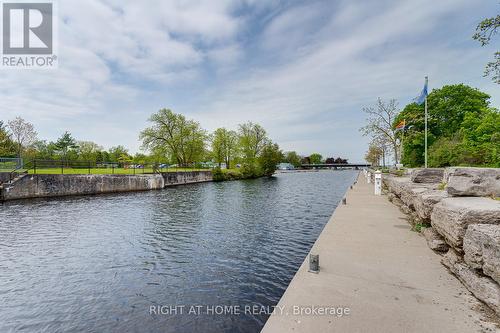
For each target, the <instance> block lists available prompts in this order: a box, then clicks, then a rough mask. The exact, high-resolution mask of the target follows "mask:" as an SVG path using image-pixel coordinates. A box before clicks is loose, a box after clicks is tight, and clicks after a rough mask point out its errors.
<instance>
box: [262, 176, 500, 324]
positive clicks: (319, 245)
mask: <svg viewBox="0 0 500 333" xmlns="http://www.w3.org/2000/svg"><path fill="white" fill-rule="evenodd" d="M311 253H314V254H319V255H320V267H321V272H320V273H319V274H313V273H309V272H308V271H307V268H308V259H309V258H306V260H305V261H304V263H303V264H302V266H301V267H300V268H299V270H298V272H297V273H296V275H295V277H294V278H293V280H292V282H291V283H290V285H289V287H288V289H287V290H286V292H285V293H284V295H283V297H282V298H281V300H280V302H279V304H278V306H279V307H280V308H283V313H282V314H279V311H276V312H275V313H274V314H273V315H272V316H271V317H270V318H269V320H268V321H267V323H266V325H265V326H264V329H263V330H262V332H265V333H270V332H443V333H444V332H481V331H484V326H482V324H481V320H480V319H479V318H480V314H479V313H478V312H477V311H476V310H473V308H475V307H478V306H480V305H479V302H478V301H476V300H475V299H474V298H473V297H472V296H470V293H469V292H468V291H467V290H466V289H465V287H464V286H463V285H462V284H461V283H460V282H459V281H458V280H457V279H456V278H455V277H453V276H452V275H451V274H450V273H448V271H447V270H446V268H445V267H444V266H442V265H441V263H440V258H441V257H440V256H439V255H437V254H435V253H434V252H433V251H432V250H430V249H429V248H428V247H427V244H426V242H425V239H424V238H423V237H421V236H420V235H419V234H418V233H416V232H413V231H411V230H410V226H409V225H408V224H407V222H406V220H405V217H404V215H403V214H402V213H401V212H400V211H399V210H398V209H397V208H396V207H395V206H394V205H392V204H391V203H390V202H389V201H388V200H387V198H386V197H385V196H375V195H374V194H373V184H367V183H366V181H365V179H364V177H363V176H362V175H360V177H359V179H358V183H357V184H356V185H355V186H354V189H353V190H349V191H348V193H347V205H339V206H338V208H337V209H336V211H335V213H334V214H333V216H332V217H331V218H330V221H329V222H328V224H327V225H326V226H325V229H324V230H323V232H322V233H321V235H320V237H319V238H318V240H317V241H316V243H315V245H314V246H313V248H312V250H311ZM294 306H295V308H294ZM314 306H316V308H315V309H316V313H318V311H327V312H329V311H334V310H332V307H334V308H339V307H341V308H348V309H349V310H348V311H349V315H344V316H342V317H339V316H335V315H331V314H323V315H321V314H310V312H311V311H312V310H313V308H312V307H314ZM321 308H323V309H324V310H321ZM294 309H295V314H294ZM299 311H302V314H297V313H298V312H299ZM337 311H339V310H338V309H337ZM340 311H342V312H344V313H345V312H347V310H342V309H341V310H340ZM488 326H490V329H491V325H488ZM493 330H494V328H493Z"/></svg>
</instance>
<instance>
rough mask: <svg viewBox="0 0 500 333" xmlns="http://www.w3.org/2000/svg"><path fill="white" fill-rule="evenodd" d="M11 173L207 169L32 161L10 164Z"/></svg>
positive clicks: (203, 168) (119, 163) (91, 172)
mask: <svg viewBox="0 0 500 333" xmlns="http://www.w3.org/2000/svg"><path fill="white" fill-rule="evenodd" d="M10 166H13V167H11V168H10V170H8V171H10V172H12V173H30V174H132V175H135V174H147V173H159V172H175V171H194V170H207V169H209V168H208V167H203V166H200V165H195V164H191V165H189V166H183V167H180V166H178V165H168V164H162V163H122V162H96V161H78V160H76V161H66V160H41V159H34V160H30V161H28V162H25V163H24V164H22V163H21V164H17V165H15V164H10Z"/></svg>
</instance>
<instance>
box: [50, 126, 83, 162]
mask: <svg viewBox="0 0 500 333" xmlns="http://www.w3.org/2000/svg"><path fill="white" fill-rule="evenodd" d="M55 147H56V149H57V151H59V153H60V154H61V157H62V159H63V161H66V160H67V158H68V152H69V151H70V150H71V149H75V148H77V147H78V146H77V144H76V140H75V139H74V138H73V137H72V136H71V134H70V133H69V132H68V131H66V132H64V134H63V135H61V137H60V138H59V139H57V141H56V143H55Z"/></svg>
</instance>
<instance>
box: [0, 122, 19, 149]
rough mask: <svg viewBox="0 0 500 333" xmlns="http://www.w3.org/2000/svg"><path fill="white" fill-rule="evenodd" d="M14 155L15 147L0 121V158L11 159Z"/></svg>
mask: <svg viewBox="0 0 500 333" xmlns="http://www.w3.org/2000/svg"><path fill="white" fill-rule="evenodd" d="M15 155H16V146H15V143H14V141H12V139H11V136H10V133H9V131H8V130H7V128H6V127H5V126H4V124H3V121H0V157H13V156H15Z"/></svg>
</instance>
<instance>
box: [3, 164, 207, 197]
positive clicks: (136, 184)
mask: <svg viewBox="0 0 500 333" xmlns="http://www.w3.org/2000/svg"><path fill="white" fill-rule="evenodd" d="M211 180H212V172H211V171H192V172H168V173H163V174H143V175H38V174H37V175H24V176H22V177H19V178H18V179H17V180H16V181H14V182H13V183H12V184H9V183H4V184H3V185H2V187H1V189H0V200H1V201H6V200H15V199H27V198H43V197H58V196H69V195H88V194H100V193H113V192H130V191H146V190H155V189H162V188H164V187H166V186H172V185H180V184H187V183H198V182H205V181H211Z"/></svg>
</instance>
